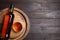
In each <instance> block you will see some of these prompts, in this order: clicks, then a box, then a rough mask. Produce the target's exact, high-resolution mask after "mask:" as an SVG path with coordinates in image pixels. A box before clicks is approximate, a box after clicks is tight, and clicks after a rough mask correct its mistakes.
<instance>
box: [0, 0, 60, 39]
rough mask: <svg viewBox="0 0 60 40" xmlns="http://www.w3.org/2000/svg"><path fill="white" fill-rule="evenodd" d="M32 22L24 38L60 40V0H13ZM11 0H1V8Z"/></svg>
mask: <svg viewBox="0 0 60 40" xmlns="http://www.w3.org/2000/svg"><path fill="white" fill-rule="evenodd" d="M13 3H14V4H15V7H17V8H19V9H21V10H23V11H24V12H25V13H26V14H27V15H28V17H29V19H30V22H31V28H30V32H29V34H28V35H27V37H26V38H25V39H24V40H60V0H13ZM9 4H10V3H9V0H0V10H2V9H4V8H6V7H8V6H9Z"/></svg>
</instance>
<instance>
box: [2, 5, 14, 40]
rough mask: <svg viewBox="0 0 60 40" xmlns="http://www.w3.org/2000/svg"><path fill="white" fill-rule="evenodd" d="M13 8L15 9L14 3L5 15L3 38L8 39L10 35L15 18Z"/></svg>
mask: <svg viewBox="0 0 60 40" xmlns="http://www.w3.org/2000/svg"><path fill="white" fill-rule="evenodd" d="M13 10H14V6H13V4H11V5H10V8H9V9H8V12H7V13H6V15H5V17H4V22H3V26H2V33H1V40H8V39H9V37H10V32H11V27H12V24H13V20H14V14H13Z"/></svg>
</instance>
